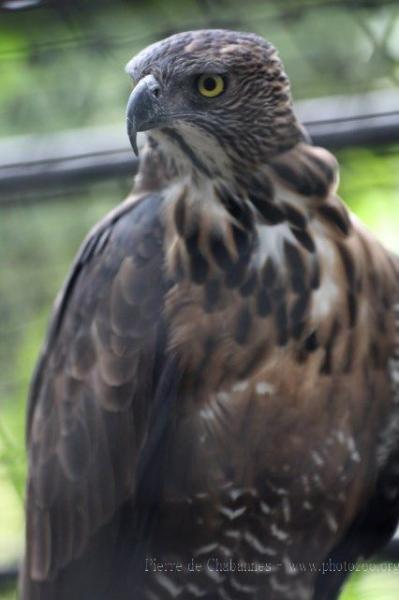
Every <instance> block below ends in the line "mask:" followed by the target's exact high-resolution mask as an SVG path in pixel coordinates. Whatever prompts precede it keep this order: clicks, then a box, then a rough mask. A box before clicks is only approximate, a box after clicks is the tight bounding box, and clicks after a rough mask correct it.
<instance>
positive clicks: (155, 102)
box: [126, 75, 165, 156]
mask: <svg viewBox="0 0 399 600" xmlns="http://www.w3.org/2000/svg"><path fill="white" fill-rule="evenodd" d="M160 93H161V86H160V85H159V83H158V81H157V80H156V79H155V77H154V76H153V75H147V76H146V77H144V78H143V79H142V80H141V81H139V83H138V84H137V85H136V87H135V88H134V90H133V91H132V93H131V94H130V97H129V100H128V103H127V108H126V121H127V134H128V136H129V140H130V143H131V145H132V148H133V152H134V153H135V155H136V156H138V153H139V152H138V148H137V141H136V138H137V133H138V132H139V131H147V130H148V129H154V127H159V125H162V123H163V122H164V121H165V115H164V112H163V110H162V104H161V101H160V98H159V96H160Z"/></svg>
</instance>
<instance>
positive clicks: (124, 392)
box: [23, 196, 163, 599]
mask: <svg viewBox="0 0 399 600" xmlns="http://www.w3.org/2000/svg"><path fill="white" fill-rule="evenodd" d="M159 204H160V198H159V197H157V196H152V197H148V198H145V199H143V200H141V201H138V202H131V203H128V204H125V205H123V206H122V208H120V209H119V210H117V211H116V212H114V213H111V215H110V216H109V217H108V218H106V219H105V220H104V221H103V222H102V223H101V224H100V226H99V227H97V228H96V229H95V230H94V231H93V233H92V234H91V235H90V236H89V237H88V239H87V240H86V242H85V243H84V245H83V247H82V250H81V252H80V254H79V255H78V258H77V260H76V261H75V264H74V267H73V269H72V273H71V275H70V277H69V280H68V281H67V283H66V285H65V287H64V289H63V291H62V294H61V297H60V300H59V302H58V306H57V308H56V311H55V314H54V316H53V320H52V325H51V328H50V333H49V336H48V340H47V343H46V346H45V350H44V353H43V355H42V358H41V360H40V363H39V365H38V368H37V372H36V375H35V379H34V382H33V385H32V389H31V396H30V401H29V419H28V431H27V437H28V449H29V478H28V487H27V551H26V560H25V567H24V584H23V598H24V599H28V598H29V599H30V598H35V597H40V598H41V599H43V598H52V597H53V596H54V597H56V598H57V599H58V598H61V597H62V598H64V596H65V598H66V597H77V596H72V595H71V594H73V590H74V587H73V586H74V585H76V582H75V583H74V581H73V577H70V578H69V580H68V581H67V582H65V581H63V579H65V578H63V573H62V569H63V568H64V567H65V566H66V565H68V564H69V563H71V561H75V563H76V560H75V559H78V558H79V557H80V556H82V555H85V556H86V555H87V556H90V554H93V552H94V553H97V554H98V552H100V554H101V552H102V553H103V555H104V556H105V555H106V554H107V551H108V549H107V548H106V547H103V548H102V550H101V544H103V543H104V540H103V539H102V538H104V531H105V529H104V527H103V525H104V524H105V523H106V522H108V521H110V519H111V517H113V515H114V514H115V512H116V511H117V509H118V508H119V507H120V506H121V505H122V504H123V502H124V501H125V500H126V499H127V498H129V496H131V494H132V491H133V489H134V485H135V482H134V474H135V468H136V465H137V461H138V457H139V451H140V448H141V446H142V444H143V440H144V437H145V434H146V426H147V421H148V416H149V412H150V409H151V401H152V397H153V392H154V389H155V387H156V381H154V380H153V375H154V373H153V367H154V360H155V357H156V353H157V332H158V330H159V326H160V322H161V310H162V294H163V292H162V228H161V226H160V222H159V210H158V209H159ZM114 529H115V528H114ZM96 532H99V533H96ZM93 536H94V537H93ZM111 537H112V536H111ZM111 537H110V536H106V538H104V539H105V540H106V544H110V545H111V546H112V539H111ZM108 553H109V556H111V548H109V551H108ZM104 556H103V560H102V562H99V560H98V558H99V556H97V559H96V562H97V563H98V564H103V565H104ZM105 562H106V561H105ZM108 566H109V565H108ZM77 573H78V574H79V577H82V572H81V571H79V569H78V570H77ZM99 573H101V571H99V570H98V569H97V577H98V578H100V575H99ZM49 581H52V583H48V582H49ZM63 586H64V587H63ZM80 586H81V587H79V589H83V588H84V587H85V586H84V584H82V583H81V584H80ZM67 590H69V591H67ZM68 594H69V595H68ZM81 597H82V598H83V597H85V596H80V595H79V598H81Z"/></svg>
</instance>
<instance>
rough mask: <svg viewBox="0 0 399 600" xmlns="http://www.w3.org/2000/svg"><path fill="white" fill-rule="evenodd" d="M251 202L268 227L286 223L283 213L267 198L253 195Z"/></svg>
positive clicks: (251, 195) (250, 197)
mask: <svg viewBox="0 0 399 600" xmlns="http://www.w3.org/2000/svg"><path fill="white" fill-rule="evenodd" d="M249 200H250V202H252V204H253V205H254V206H255V208H256V210H257V211H258V213H259V214H260V215H261V216H262V218H263V219H264V221H265V222H266V223H267V224H268V225H278V224H279V223H283V222H284V221H285V214H284V213H283V211H282V210H281V209H280V208H279V207H278V206H276V205H275V204H272V203H271V202H269V201H268V200H266V199H265V198H262V197H261V196H258V195H256V194H254V193H252V194H250V196H249Z"/></svg>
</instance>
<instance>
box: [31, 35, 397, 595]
mask: <svg viewBox="0 0 399 600" xmlns="http://www.w3.org/2000/svg"><path fill="white" fill-rule="evenodd" d="M127 71H128V73H129V75H130V76H131V77H132V79H133V82H134V84H135V87H134V89H133V91H132V93H131V96H130V99H129V102H128V108H127V123H128V134H129V137H130V140H131V142H132V146H133V148H134V149H135V150H136V151H137V144H136V134H137V132H143V131H145V132H146V133H145V135H144V136H143V137H144V145H143V147H142V149H141V151H140V168H139V172H138V175H137V177H136V181H135V187H134V190H133V192H132V194H131V195H130V196H129V197H128V198H127V200H126V201H125V202H124V203H123V204H121V205H120V206H119V207H117V208H116V209H115V210H113V211H112V212H111V213H110V214H109V215H107V216H106V217H105V219H103V220H102V221H101V222H100V223H99V224H98V225H97V226H96V227H95V228H94V229H93V230H92V232H91V233H90V234H89V236H88V237H87V239H86V241H85V242H84V243H83V246H82V248H81V250H80V252H79V253H78V256H77V258H76V260H75V262H74V264H73V267H72V270H71V273H70V275H69V278H68V279H67V281H66V283H65V285H64V287H63V289H62V290H61V293H60V295H59V297H58V299H57V302H56V307H55V311H54V315H53V318H52V322H51V326H50V330H49V333H48V337H47V341H46V344H45V347H44V350H43V353H42V356H41V358H40V361H39V364H38V367H37V370H36V373H35V376H34V380H33V383H32V386H31V393H30V399H29V414H28V449H29V478H28V486H27V543H26V558H25V563H24V568H23V572H22V575H21V589H22V598H23V600H72V599H73V600H172V599H181V600H191V599H200V598H203V599H204V600H217V599H219V600H241V599H246V598H248V599H253V600H261V599H262V600H265V599H267V600H311V599H312V600H327V599H328V600H332V599H335V598H337V597H338V594H339V589H340V587H341V585H342V582H343V581H344V579H345V577H346V576H347V574H348V572H349V571H350V570H351V565H352V566H353V562H354V561H356V560H358V559H359V558H361V557H367V556H369V555H370V554H371V553H373V552H374V551H375V550H377V549H378V548H380V547H381V546H382V545H383V544H384V543H386V541H387V540H388V539H389V538H390V536H391V535H392V533H393V531H394V529H395V526H396V521H397V516H398V491H399V484H398V473H399V444H398V441H399V411H398V402H399V390H398V388H399V385H398V379H399V357H398V354H399V349H398V346H399V337H398V331H397V329H398V326H397V324H398V315H397V312H398V310H397V307H398V301H399V298H398V263H397V261H396V259H395V258H394V257H393V256H391V255H390V254H389V252H388V251H386V250H385V249H384V248H383V247H382V246H381V245H380V244H379V243H378V242H377V241H376V240H375V239H374V237H373V236H372V235H371V234H370V233H369V232H368V231H367V230H366V229H365V228H364V227H363V226H362V224H361V223H359V221H358V220H357V219H356V218H355V217H354V216H353V215H351V214H350V213H349V211H348V209H347V208H346V206H345V205H344V204H343V203H342V201H341V200H340V199H339V197H338V196H337V195H336V189H337V185H338V167H337V163H336V160H335V159H334V157H333V156H332V155H331V154H330V153H329V152H328V151H326V150H324V149H322V148H318V147H314V146H313V145H312V144H311V141H310V140H309V138H308V137H307V136H306V133H305V131H304V130H303V128H302V127H301V125H300V124H299V123H298V121H297V119H296V117H295V114H294V112H293V109H292V105H291V97H290V90H289V82H288V79H287V77H286V75H285V73H284V70H283V67H282V64H281V62H280V60H279V58H278V56H277V54H276V51H275V49H274V48H273V46H272V45H271V44H269V43H268V42H266V41H265V40H264V39H262V38H260V37H258V36H257V35H254V34H250V33H238V32H235V31H224V30H205V31H193V32H188V33H179V34H177V35H173V36H172V37H169V38H167V39H166V40H163V41H161V42H158V43H156V44H153V45H151V46H149V47H148V48H146V49H145V50H143V51H142V52H141V53H140V54H138V56H136V57H135V58H133V60H131V62H129V64H128V66H127ZM395 310H396V315H395Z"/></svg>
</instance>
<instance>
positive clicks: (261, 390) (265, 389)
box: [255, 381, 275, 396]
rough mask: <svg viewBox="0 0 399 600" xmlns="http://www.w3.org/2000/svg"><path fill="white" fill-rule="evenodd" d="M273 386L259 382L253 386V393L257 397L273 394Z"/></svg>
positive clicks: (265, 382)
mask: <svg viewBox="0 0 399 600" xmlns="http://www.w3.org/2000/svg"><path fill="white" fill-rule="evenodd" d="M274 389H275V388H274V385H272V384H271V383H268V382H267V381H259V383H257V384H256V386H255V391H256V393H257V394H258V396H264V395H265V394H272V393H273V392H274Z"/></svg>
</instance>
